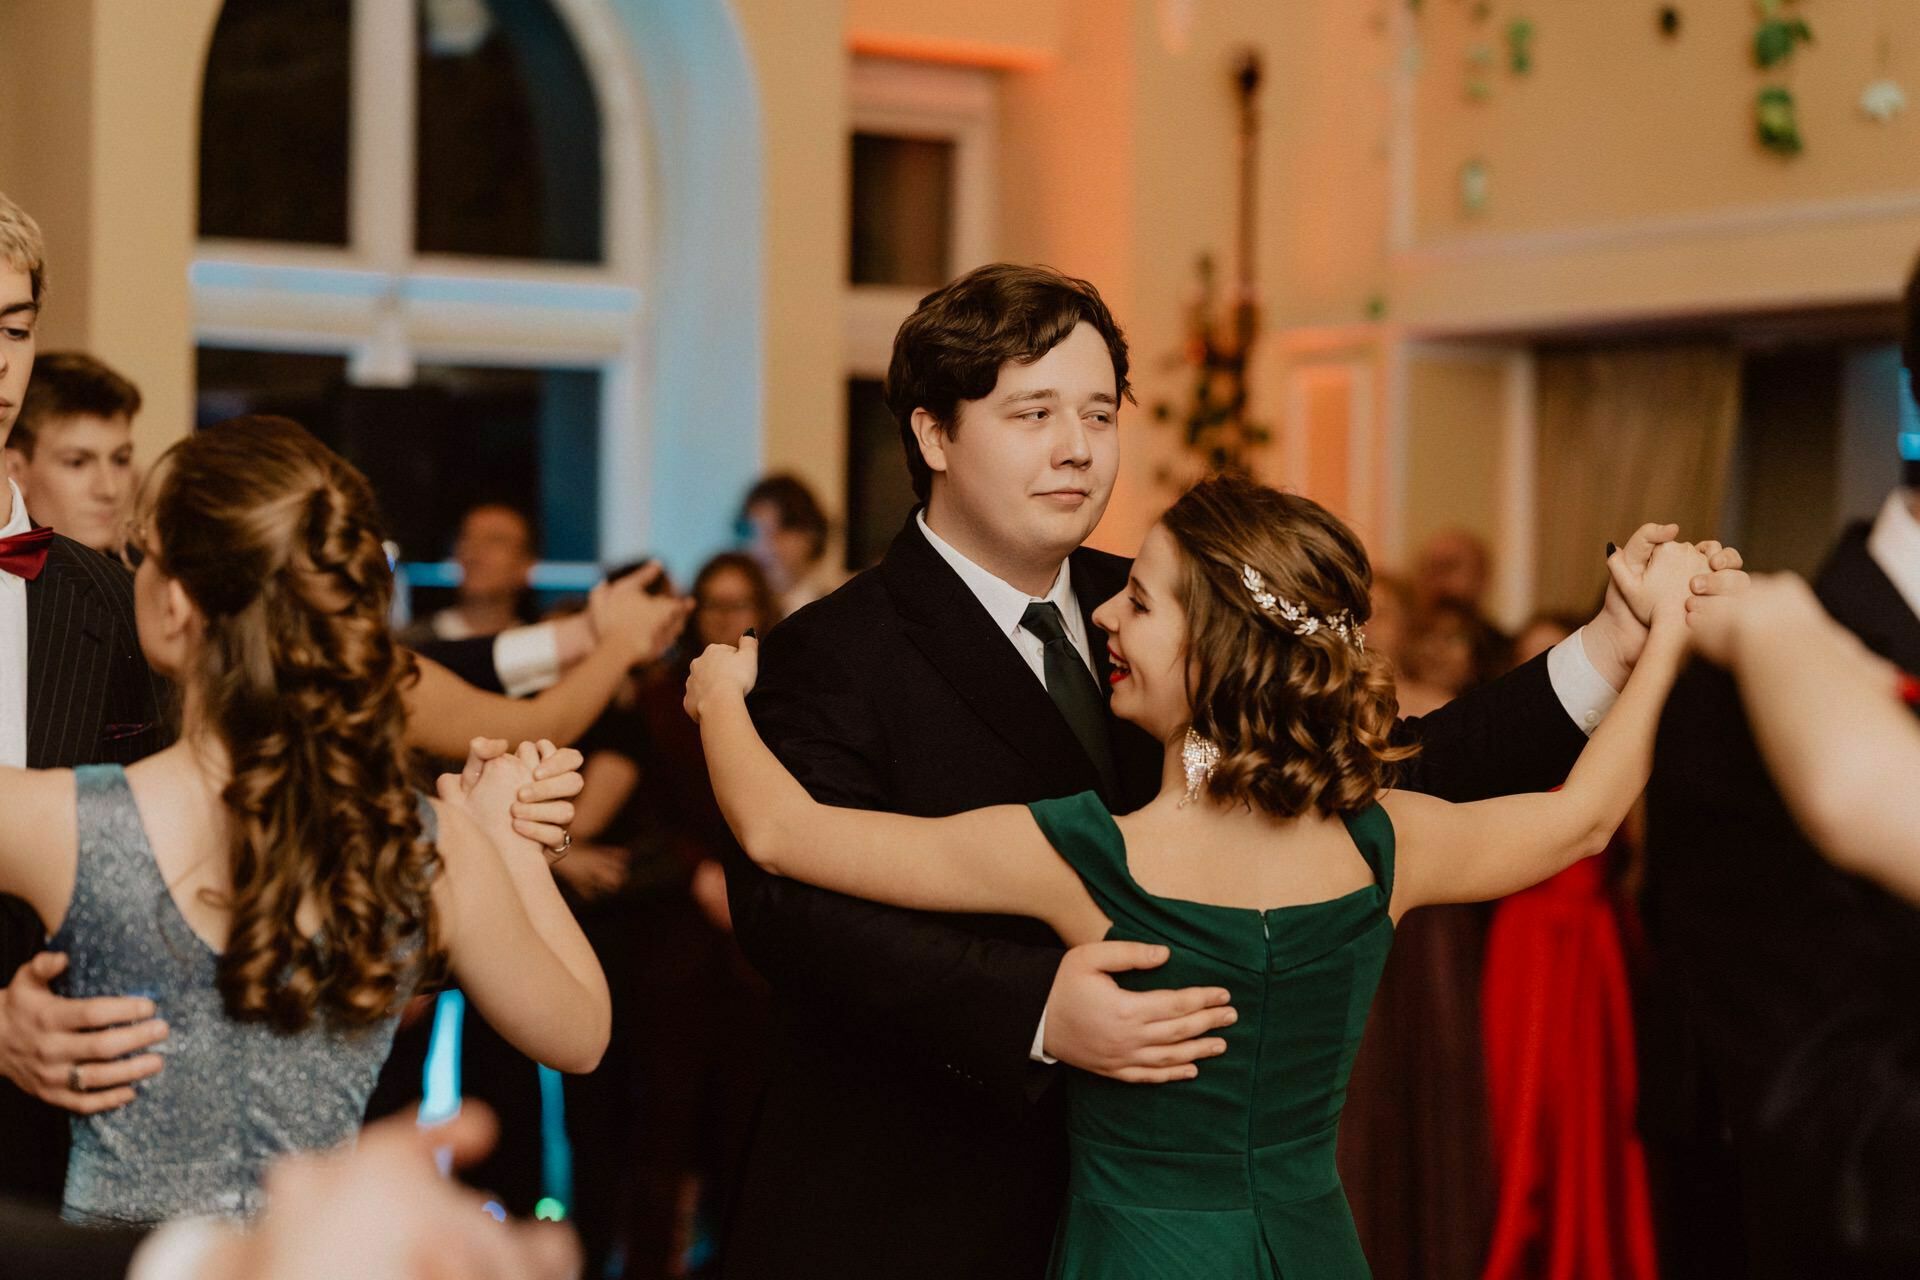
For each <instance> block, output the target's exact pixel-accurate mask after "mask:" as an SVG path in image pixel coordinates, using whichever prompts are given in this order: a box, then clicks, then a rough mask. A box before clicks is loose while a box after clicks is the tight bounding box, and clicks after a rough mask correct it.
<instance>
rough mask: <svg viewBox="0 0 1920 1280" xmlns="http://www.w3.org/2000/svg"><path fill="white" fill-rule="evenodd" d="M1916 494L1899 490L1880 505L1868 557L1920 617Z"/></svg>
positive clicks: (1919, 528)
mask: <svg viewBox="0 0 1920 1280" xmlns="http://www.w3.org/2000/svg"><path fill="white" fill-rule="evenodd" d="M1912 498H1913V493H1912V491H1911V490H1908V489H1895V490H1894V491H1893V492H1892V493H1890V494H1888V495H1887V500H1886V501H1885V502H1883V503H1881V504H1880V514H1879V515H1878V516H1876V517H1874V521H1873V531H1872V532H1871V533H1869V534H1867V554H1868V555H1869V556H1872V557H1873V562H1874V563H1875V564H1877V565H1879V566H1880V572H1882V573H1884V574H1886V575H1887V579H1888V581H1890V582H1892V583H1893V589H1894V590H1895V591H1898V592H1899V593H1900V598H1901V599H1902V600H1905V601H1906V602H1907V608H1909V609H1911V610H1913V614H1914V616H1915V617H1920V520H1915V519H1914V518H1913V508H1912V507H1911V506H1909V505H1908V504H1909V502H1910V501H1911V500H1912Z"/></svg>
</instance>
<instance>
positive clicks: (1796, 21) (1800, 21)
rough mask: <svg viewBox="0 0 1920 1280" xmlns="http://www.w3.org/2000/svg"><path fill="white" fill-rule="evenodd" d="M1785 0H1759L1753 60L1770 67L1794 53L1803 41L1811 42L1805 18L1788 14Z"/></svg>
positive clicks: (1762, 65)
mask: <svg viewBox="0 0 1920 1280" xmlns="http://www.w3.org/2000/svg"><path fill="white" fill-rule="evenodd" d="M1787 2H1788V0H1760V29H1759V30H1758V31H1757V32H1755V33H1754V37H1753V60H1754V61H1755V62H1756V63H1758V64H1759V66H1760V68H1761V70H1763V71H1765V70H1771V69H1772V68H1774V67H1777V66H1779V65H1780V64H1781V63H1783V62H1785V61H1786V60H1787V59H1788V58H1791V57H1792V56H1793V51H1794V50H1795V49H1797V48H1799V47H1800V46H1801V45H1803V44H1812V43H1813V28H1811V27H1809V26H1808V25H1807V23H1806V20H1805V19H1804V18H1800V17H1789V16H1788V14H1787V10H1786V4H1787Z"/></svg>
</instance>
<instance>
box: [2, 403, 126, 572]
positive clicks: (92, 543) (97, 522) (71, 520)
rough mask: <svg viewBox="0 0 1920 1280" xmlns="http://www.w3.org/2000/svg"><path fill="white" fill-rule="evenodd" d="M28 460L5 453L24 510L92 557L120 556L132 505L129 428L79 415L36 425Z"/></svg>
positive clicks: (121, 420)
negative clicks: (24, 503) (90, 550)
mask: <svg viewBox="0 0 1920 1280" xmlns="http://www.w3.org/2000/svg"><path fill="white" fill-rule="evenodd" d="M34 435H35V438H34V450H33V457H32V459H31V460H29V459H28V458H26V457H25V456H24V455H23V454H21V453H19V452H18V451H17V450H13V449H9V450H7V474H8V475H10V476H12V477H13V480H14V483H15V484H18V485H19V486H20V492H21V493H22V494H23V495H25V497H26V499H27V510H29V511H31V512H32V513H33V518H34V519H35V520H36V521H38V522H39V523H41V524H44V525H49V526H51V527H52V528H53V529H54V530H55V531H57V532H59V533H62V534H65V535H66V536H67V537H69V538H72V539H73V540H74V541H75V542H82V543H85V544H86V545H87V546H89V547H92V548H93V549H94V550H95V551H104V552H107V553H109V554H111V553H112V552H115V551H118V550H119V548H120V544H121V541H122V540H123V539H124V538H125V537H126V524H127V516H128V513H129V508H130V507H131V505H132V502H133V422H132V420H131V419H129V418H128V417H127V416H126V415H124V414H122V415H120V416H118V417H113V418H101V417H96V416H94V415H92V414H77V415H75V416H73V417H70V418H54V419H50V420H48V421H46V422H43V423H41V424H40V427H39V429H38V430H37V431H36V432H35V433H34Z"/></svg>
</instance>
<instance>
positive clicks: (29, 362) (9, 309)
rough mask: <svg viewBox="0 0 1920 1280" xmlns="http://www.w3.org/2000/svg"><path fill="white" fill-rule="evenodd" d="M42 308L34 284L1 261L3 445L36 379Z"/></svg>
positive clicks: (0, 419) (0, 405)
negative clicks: (36, 339) (29, 382)
mask: <svg viewBox="0 0 1920 1280" xmlns="http://www.w3.org/2000/svg"><path fill="white" fill-rule="evenodd" d="M39 319H40V308H39V307H38V306H37V305H35V303H34V301H33V281H32V280H31V279H30V278H28V276H27V273H26V272H25V271H22V270H21V269H20V268H18V267H16V266H14V265H12V264H11V263H8V262H6V261H4V260H0V445H4V444H5V443H6V441H7V436H8V435H10V434H12V432H13V420H14V419H15V418H17V417H19V416H20V401H21V398H22V397H24V396H25V395H26V393H27V379H28V378H30V377H32V376H33V344H34V331H35V329H36V328H37V327H38V323H39Z"/></svg>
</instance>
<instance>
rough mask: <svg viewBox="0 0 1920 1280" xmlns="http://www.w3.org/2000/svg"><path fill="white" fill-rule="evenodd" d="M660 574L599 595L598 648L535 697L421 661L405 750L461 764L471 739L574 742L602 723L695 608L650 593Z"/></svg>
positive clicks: (410, 694)
mask: <svg viewBox="0 0 1920 1280" xmlns="http://www.w3.org/2000/svg"><path fill="white" fill-rule="evenodd" d="M658 576H659V570H658V568H657V567H656V568H653V569H651V570H649V569H641V570H638V571H636V572H634V573H632V574H629V575H628V576H627V577H625V578H622V579H621V580H620V581H619V582H616V583H613V584H610V585H609V584H602V587H600V588H596V590H603V591H605V592H607V593H609V594H608V595H607V596H606V597H605V598H604V600H603V602H602V603H601V605H600V606H599V611H600V617H601V619H602V622H603V624H604V625H601V626H599V627H598V630H599V634H600V642H599V643H598V644H597V645H595V646H594V648H593V651H592V652H591V653H589V654H588V655H587V656H586V657H585V658H583V659H581V661H580V662H579V664H578V665H576V666H575V667H574V668H573V669H572V670H570V671H568V672H567V674H566V675H565V676H563V677H561V679H560V682H559V683H558V684H556V685H554V686H553V687H552V688H550V689H548V690H546V691H545V692H543V693H540V694H538V695H536V696H534V697H531V698H509V697H506V696H504V695H502V694H497V693H488V692H486V691H485V690H482V689H476V688H474V687H473V686H472V685H470V684H468V683H467V682H466V681H464V680H462V679H461V678H460V677H459V676H456V675H454V674H453V673H452V672H451V671H449V670H447V669H446V668H445V667H443V666H441V665H440V664H439V663H437V662H434V661H432V660H431V659H428V658H423V657H417V656H416V657H417V661H418V662H419V664H420V679H419V680H418V681H416V682H415V683H414V684H413V686H412V687H411V688H409V689H408V690H407V693H406V700H407V743H408V745H409V746H414V747H418V748H420V749H421V750H423V751H425V752H426V753H427V754H429V755H433V756H438V757H440V758H442V759H447V760H457V759H459V758H460V757H461V756H463V755H465V754H466V751H467V743H468V742H470V741H472V740H473V739H474V738H506V739H508V740H510V741H513V742H532V741H535V740H537V739H540V738H547V739H551V740H552V741H554V742H572V741H574V740H575V739H577V738H578V737H579V736H580V735H581V734H583V733H585V732H586V731H587V727H588V726H589V725H591V724H592V723H593V722H594V721H595V720H597V719H599V718H600V713H601V712H602V711H605V710H606V708H607V704H608V703H609V702H611V701H613V695H614V694H615V693H617V692H618V691H619V689H620V684H621V682H622V681H624V680H625V679H626V678H627V673H628V672H629V671H631V670H632V669H633V668H634V667H637V666H641V665H644V664H645V663H648V662H652V661H653V660H655V659H656V658H658V657H659V656H660V655H661V654H662V653H665V652H666V650H667V648H668V647H669V646H670V645H671V644H672V643H673V640H674V637H675V636H676V635H678V634H679V632H680V628H681V625H682V624H683V623H684V622H685V621H686V617H687V614H688V612H689V611H690V610H691V609H692V603H691V602H690V601H687V600H682V599H676V598H674V597H672V596H653V595H648V594H646V587H647V585H648V584H649V583H650V582H651V581H652V580H653V579H654V578H656V577H658Z"/></svg>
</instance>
